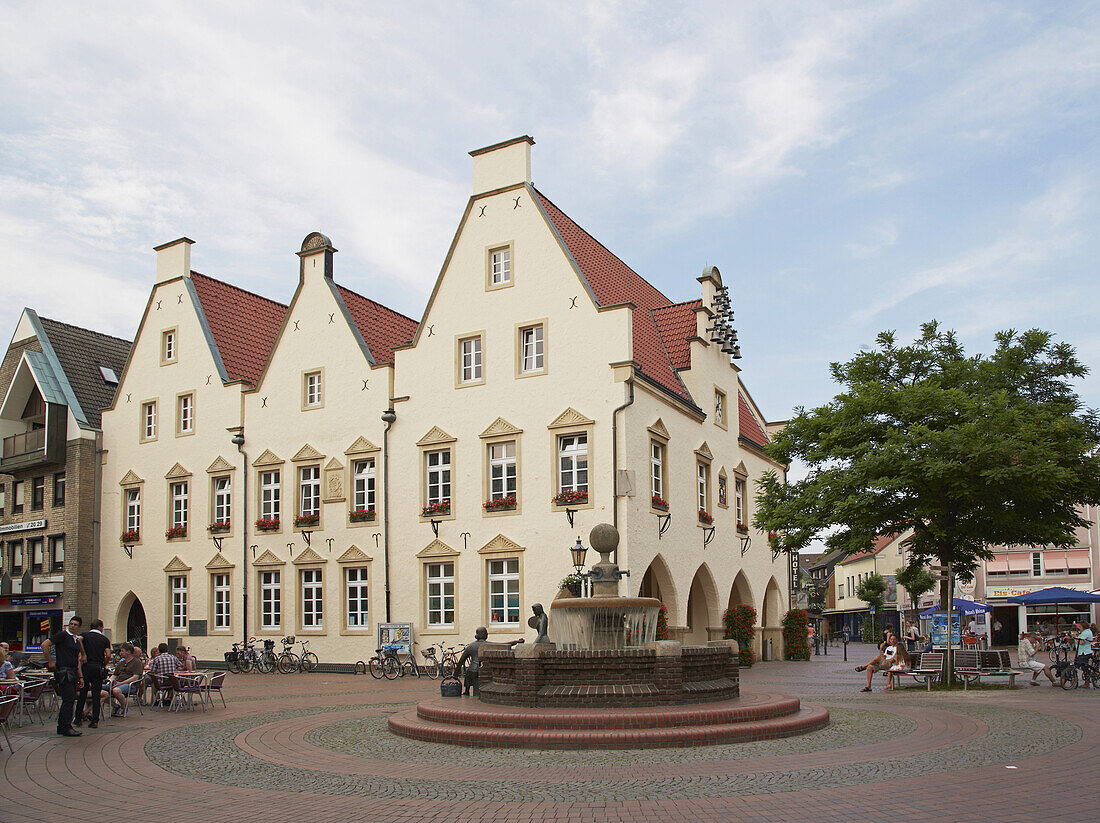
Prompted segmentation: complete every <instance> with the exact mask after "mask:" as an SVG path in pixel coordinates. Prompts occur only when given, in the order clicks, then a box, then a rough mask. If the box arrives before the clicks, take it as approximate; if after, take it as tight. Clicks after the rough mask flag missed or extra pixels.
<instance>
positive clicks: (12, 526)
mask: <svg viewBox="0 0 1100 823" xmlns="http://www.w3.org/2000/svg"><path fill="white" fill-rule="evenodd" d="M44 528H46V521H45V520H25V521H23V522H22V523H8V525H6V526H0V534H11V533H12V532H25V531H30V530H31V529H44Z"/></svg>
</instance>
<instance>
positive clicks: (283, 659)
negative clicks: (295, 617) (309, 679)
mask: <svg viewBox="0 0 1100 823" xmlns="http://www.w3.org/2000/svg"><path fill="white" fill-rule="evenodd" d="M293 645H294V637H293V636H290V637H284V638H283V651H282V653H280V654H279V661H278V664H277V665H278V668H279V674H290V673H291V672H296V671H299V670H300V669H301V668H302V661H301V659H300V658H299V657H298V655H296V654H295V653H294V652H292V651H291V650H290V649H291V647H292V646H293Z"/></svg>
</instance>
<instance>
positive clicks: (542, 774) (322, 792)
mask: <svg viewBox="0 0 1100 823" xmlns="http://www.w3.org/2000/svg"><path fill="white" fill-rule="evenodd" d="M869 656H870V654H869V652H868V650H867V649H866V648H864V647H859V646H852V647H849V659H850V660H851V661H852V662H851V663H849V664H845V663H843V662H842V660H841V657H840V655H839V654H836V653H833V654H830V655H829V656H828V657H824V656H822V657H816V658H814V659H813V660H812V661H810V662H809V663H767V664H760V665H757V666H756V667H754V668H753V669H751V670H748V671H745V672H743V673H742V688H743V690H744V691H746V692H747V693H753V694H770V693H782V694H790V695H794V696H797V697H800V698H802V701H803V705H804V706H807V707H811V708H818V709H820V708H824V709H828V711H829V712H830V715H831V718H832V722H831V724H830V725H829V726H828V727H826V728H824V729H821V730H818V731H814V732H812V733H810V734H807V735H805V736H802V737H793V738H785V739H779V740H768V741H754V742H747V743H738V744H729V745H719V746H712V747H693V748H660V749H643V750H640V751H617V750H599V751H549V752H539V751H534V750H505V749H470V748H465V747H457V746H446V745H436V744H430V743H424V742H420V741H416V740H411V739H406V738H401V737H396V736H394V735H392V734H390V733H389V732H388V730H387V729H386V723H387V720H388V718H389V716H390V715H391V714H393V713H394V712H397V711H407V710H409V709H411V708H412V707H413V706H414V705H415V703H416V702H417V701H420V700H425V699H430V698H431V697H432V696H433V695H438V682H436V681H428V680H420V681H412V680H408V679H404V680H399V681H394V682H388V681H375V680H373V679H371V678H369V677H362V676H360V677H353V676H350V675H332V674H314V675H290V676H281V675H277V674H273V675H240V676H231V677H230V678H229V680H228V682H227V689H226V692H227V694H226V697H227V699H228V701H229V708H228V709H223V708H222V707H221V705H220V702H219V703H218V706H217V708H215V709H213V710H210V711H207V712H206V713H203V712H182V713H172V714H168V713H166V712H163V711H159V710H158V711H150V710H146V713H145V715H144V716H138V715H136V714H131V716H129V717H127V718H120V719H114V720H111V721H109V722H108V723H105V724H102V725H101V726H100V728H99V729H97V730H87V729H85V733H84V736H83V737H81V738H78V739H72V740H68V739H63V738H59V737H56V736H54V735H53V734H52V731H53V728H52V723H49V722H47V724H45V725H38V724H37V723H35V724H32V725H26V726H24V727H23V728H22V729H15V730H13V733H12V742H13V743H14V744H15V751H14V752H8V751H4V752H3V753H0V768H2V769H3V776H4V780H3V782H2V783H0V821H3V822H4V823H6V822H7V821H32V820H33V821H62V820H66V819H67V818H71V817H74V816H77V817H79V818H82V819H83V818H87V817H101V818H109V819H111V820H112V821H120V823H126V822H128V821H138V820H141V821H145V822H146V823H147V821H149V820H156V821H176V820H179V821H184V820H187V821H193V820H194V819H196V817H201V818H203V819H208V820H214V821H220V820H229V819H235V818H239V817H241V816H242V815H257V814H259V815H262V816H263V820H264V823H278V821H283V820H294V821H296V823H299V821H302V820H305V821H306V822H307V823H327V822H328V821H337V820H339V821H346V820H350V819H359V818H369V819H371V820H375V821H389V820H394V821H405V820H409V821H467V820H468V821H487V820H491V821H506V822H507V823H519V822H520V821H546V820H551V821H553V820H562V821H570V822H574V821H575V823H586V821H593V822H594V821H624V823H625V821H648V820H654V821H658V820H659V821H662V823H669V822H670V821H672V822H675V821H767V822H768V823H782V821H797V823H808V822H809V821H814V822H816V821H822V822H823V823H828V821H844V823H859V821H882V820H887V819H891V818H894V817H898V816H899V815H900V817H901V818H903V819H906V820H917V821H922V820H936V821H945V820H946V821H950V823H966V822H967V821H983V823H988V822H989V821H1006V822H1007V821H1024V820H1027V821H1032V820H1035V819H1043V820H1089V819H1095V817H1096V813H1095V809H1094V807H1095V797H1093V796H1090V792H1089V791H1087V790H1085V789H1086V786H1087V784H1088V781H1089V780H1095V778H1094V775H1095V774H1096V770H1097V766H1098V765H1100V754H1098V752H1100V693H1097V692H1092V691H1085V690H1078V691H1076V692H1063V691H1062V690H1060V689H1052V688H1050V687H1049V686H1042V687H1040V688H1032V687H1028V686H1026V685H1025V686H1023V687H1022V688H1017V689H1014V690H1009V689H990V690H977V691H973V690H972V691H970V692H967V693H965V694H964V693H962V692H951V693H943V692H933V693H931V694H929V693H927V692H925V691H924V690H923V688H922V687H919V686H916V687H910V688H908V689H906V690H904V691H902V692H895V693H891V692H884V691H882V688H881V686H880V685H879V683H878V682H876V692H875V693H873V694H860V693H859V692H858V689H859V688H860V687H861V686H862V685H863V683H864V682H865V680H864V678H863V676H861V675H858V674H856V673H855V672H853V671H852V670H851V669H852V666H853V665H854V664H855V663H856V662H862V661H863V658H864V657H869ZM469 705H476V704H469ZM1009 766H1015V767H1016V768H1007V767H1009ZM1082 781H1085V782H1082ZM1093 794H1094V793H1093Z"/></svg>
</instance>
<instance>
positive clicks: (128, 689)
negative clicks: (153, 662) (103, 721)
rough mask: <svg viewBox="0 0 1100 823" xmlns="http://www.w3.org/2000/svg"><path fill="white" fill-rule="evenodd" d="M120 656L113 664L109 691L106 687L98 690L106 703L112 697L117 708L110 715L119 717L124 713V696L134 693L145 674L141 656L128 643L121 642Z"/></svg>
mask: <svg viewBox="0 0 1100 823" xmlns="http://www.w3.org/2000/svg"><path fill="white" fill-rule="evenodd" d="M119 657H120V658H121V659H120V660H119V662H118V665H117V666H115V674H114V685H113V687H111V690H110V693H108V691H107V689H104V690H103V691H102V692H100V700H101V701H102V702H104V703H106V702H107V701H108V700H110V699H111V698H114V700H115V703H116V704H117V708H115V710H114V711H112V712H111V717H121V716H122V715H123V714H125V713H126V698H127V697H129V696H130V695H136V694H137V692H138V689H140V688H141V678H142V677H144V676H145V670H144V669H143V668H142V666H141V658H139V657H138V656H137V654H136V653H135V652H134V647H133V646H132V645H131V644H129V643H123V644H122V648H121V649H119Z"/></svg>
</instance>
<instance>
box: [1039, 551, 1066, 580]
mask: <svg viewBox="0 0 1100 823" xmlns="http://www.w3.org/2000/svg"><path fill="white" fill-rule="evenodd" d="M1043 568H1044V569H1045V570H1046V573H1047V574H1057V573H1058V572H1061V573H1063V574H1065V571H1066V568H1067V566H1066V552H1065V551H1064V550H1057V549H1056V550H1054V551H1045V552H1043Z"/></svg>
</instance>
